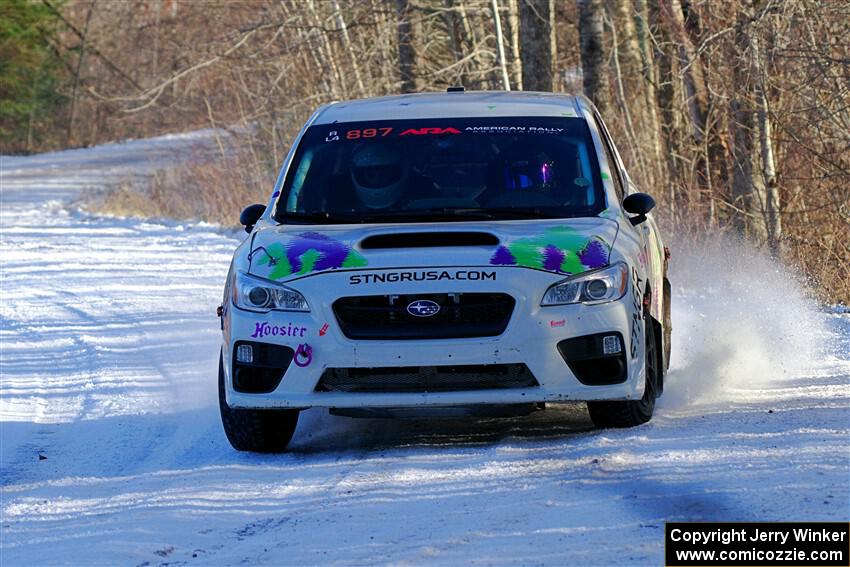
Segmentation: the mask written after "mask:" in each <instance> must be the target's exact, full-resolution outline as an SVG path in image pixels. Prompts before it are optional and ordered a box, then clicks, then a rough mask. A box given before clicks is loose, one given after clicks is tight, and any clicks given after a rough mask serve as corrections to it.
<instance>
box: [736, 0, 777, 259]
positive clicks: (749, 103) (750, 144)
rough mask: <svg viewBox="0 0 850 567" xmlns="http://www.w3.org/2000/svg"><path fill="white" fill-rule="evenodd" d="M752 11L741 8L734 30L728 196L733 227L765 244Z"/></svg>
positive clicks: (766, 234)
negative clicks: (730, 174) (731, 148)
mask: <svg viewBox="0 0 850 567" xmlns="http://www.w3.org/2000/svg"><path fill="white" fill-rule="evenodd" d="M752 14H753V11H752V8H751V7H750V6H747V5H745V6H743V7H742V8H741V11H740V13H739V15H738V23H737V26H736V30H735V47H736V59H737V61H736V65H735V67H734V69H735V70H734V75H735V76H734V83H735V85H736V90H735V92H734V94H733V99H732V102H731V112H732V117H733V120H734V136H733V139H734V146H733V151H732V153H733V157H734V166H733V172H732V196H733V203H732V204H733V206H734V207H735V215H734V224H735V227H736V229H737V230H738V231H739V232H740V233H741V234H742V235H744V236H747V237H750V238H753V239H755V240H756V241H758V242H765V241H766V240H767V238H768V230H767V225H766V223H765V216H764V214H763V213H764V211H765V209H766V207H765V203H766V201H767V190H766V187H765V183H764V177H763V175H762V173H761V171H760V169H761V168H760V163H761V155H762V153H761V148H760V146H761V143H760V139H759V138H760V137H759V135H758V128H759V125H758V108H757V106H758V105H757V96H756V88H755V83H756V82H757V80H758V76H757V74H756V71H757V69H756V68H755V67H756V66H755V65H754V62H755V58H754V51H757V49H758V44H757V43H756V44H755V45H754V43H753V39H754V37H753V35H752V34H753V28H752V23H751V20H752Z"/></svg>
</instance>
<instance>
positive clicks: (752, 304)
mask: <svg viewBox="0 0 850 567" xmlns="http://www.w3.org/2000/svg"><path fill="white" fill-rule="evenodd" d="M671 241H672V242H677V241H678V242H680V243H681V242H685V243H686V244H685V245H680V246H679V247H678V248H674V249H673V251H672V252H673V254H672V259H671V263H670V275H669V277H670V281H671V284H672V289H673V302H672V317H673V341H672V343H673V345H672V354H671V363H670V371H669V374H668V375H667V382H666V383H665V389H664V396H663V397H662V398H661V399H660V400H659V407H660V408H662V409H675V408H682V407H684V406H686V405H692V404H699V403H713V402H723V401H733V400H735V401H746V400H747V399H754V398H759V399H764V397H765V395H766V394H765V390H766V389H768V387H771V388H773V387H776V386H777V383H778V382H781V381H782V380H783V378H786V379H787V378H791V377H793V376H794V375H797V376H799V375H800V374H803V375H805V373H806V372H807V370H809V369H810V368H811V367H812V366H813V361H815V360H816V358H817V357H818V356H819V354H820V353H821V350H822V349H821V346H820V345H821V342H822V340H823V338H824V337H825V336H826V334H827V330H826V328H825V327H824V324H823V317H822V315H821V314H820V313H819V312H818V305H817V303H816V302H815V300H814V299H813V298H811V297H808V296H807V295H806V293H805V291H804V288H803V286H802V285H801V283H800V278H799V276H798V275H797V274H795V273H793V271H792V270H791V269H789V268H788V267H786V266H783V265H782V264H781V263H780V262H778V261H776V260H772V259H770V258H769V257H768V256H767V255H766V254H764V253H762V252H759V251H758V250H756V249H755V248H753V247H752V246H751V245H748V244H746V243H744V242H741V241H739V240H737V239H734V238H730V237H719V236H718V237H713V238H711V239H709V240H705V239H704V240H702V241H699V242H691V243H689V244H688V243H687V242H688V241H687V239H685V238H681V239H671Z"/></svg>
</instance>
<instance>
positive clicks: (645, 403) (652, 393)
mask: <svg viewBox="0 0 850 567" xmlns="http://www.w3.org/2000/svg"><path fill="white" fill-rule="evenodd" d="M644 318H645V324H644V327H645V331H644V337H645V338H644V341H645V347H646V348H644V352H645V358H646V386H645V387H644V390H643V397H642V398H641V399H639V400H625V401H598V402H587V410H588V411H589V412H590V419H591V421H593V424H594V425H595V426H596V427H600V428H612V427H618V428H621V427H635V426H636V425H640V424H642V423H646V422H647V421H649V420H650V419H652V412H653V411H654V410H655V398H656V384H657V379H658V373H659V372H660V369H659V368H658V348H657V344H656V340H655V330H654V329H653V328H652V326H653V322H652V319H651V318H650V316H649V314H648V313H644Z"/></svg>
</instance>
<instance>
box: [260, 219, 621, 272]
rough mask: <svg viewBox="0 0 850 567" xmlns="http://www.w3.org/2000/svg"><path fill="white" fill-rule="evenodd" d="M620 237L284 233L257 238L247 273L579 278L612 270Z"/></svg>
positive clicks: (351, 228)
mask: <svg viewBox="0 0 850 567" xmlns="http://www.w3.org/2000/svg"><path fill="white" fill-rule="evenodd" d="M617 230H618V224H617V223H616V222H615V221H613V220H610V219H603V218H581V219H568V220H562V219H559V220H551V221H550V220H532V221H496V222H487V223H484V222H470V223H467V222H457V223H425V224H403V225H398V224H395V225H388V224H380V225H331V226H328V225H321V226H309V227H308V226H293V225H286V226H283V225H281V226H273V227H268V228H265V229H262V230H259V231H257V232H256V233H255V234H254V235H253V240H252V242H251V247H250V253H249V254H248V262H249V269H248V271H249V273H251V274H253V275H256V276H259V277H262V278H266V279H270V280H276V281H281V282H285V281H290V280H293V279H298V278H302V277H306V276H310V275H314V274H319V273H322V272H327V271H329V270H363V269H387V268H414V267H415V268H424V267H453V266H515V267H524V268H529V269H534V270H543V271H547V272H552V273H556V274H563V275H574V274H578V273H581V272H585V271H587V270H593V269H596V268H601V267H603V266H606V265H607V264H608V261H609V258H610V255H611V248H612V246H613V245H614V240H615V238H616V236H617ZM374 237H378V238H374ZM406 243H410V245H407V244H406Z"/></svg>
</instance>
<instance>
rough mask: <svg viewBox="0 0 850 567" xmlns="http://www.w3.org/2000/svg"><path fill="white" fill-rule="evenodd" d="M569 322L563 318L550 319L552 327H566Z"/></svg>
mask: <svg viewBox="0 0 850 567" xmlns="http://www.w3.org/2000/svg"><path fill="white" fill-rule="evenodd" d="M566 324H567V320H566V319H561V320H560V321H549V326H550V327H564V326H566Z"/></svg>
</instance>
